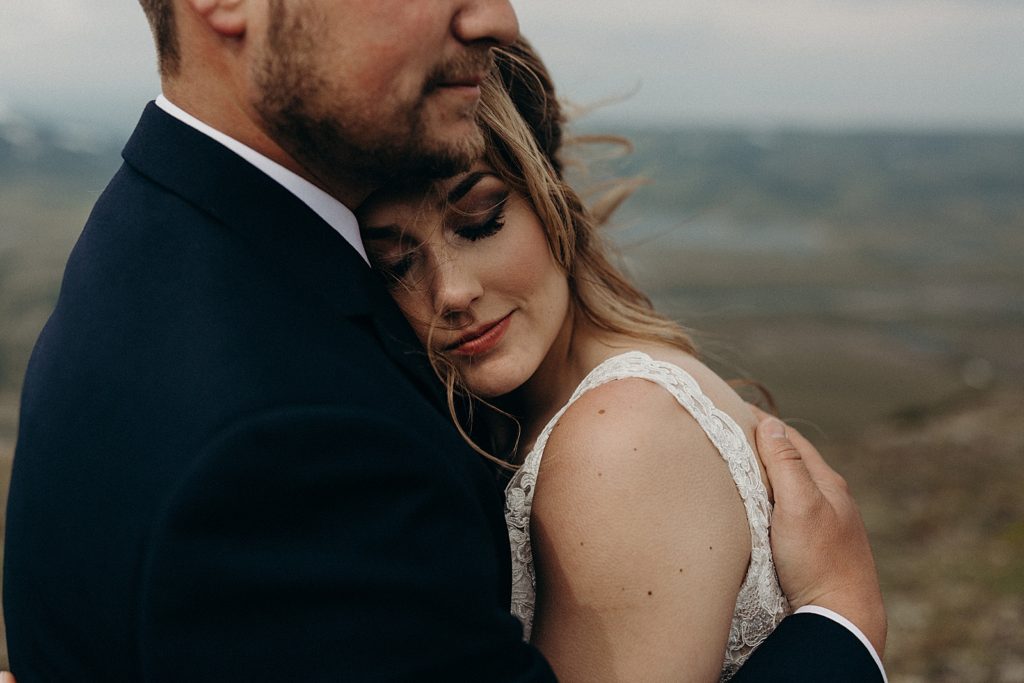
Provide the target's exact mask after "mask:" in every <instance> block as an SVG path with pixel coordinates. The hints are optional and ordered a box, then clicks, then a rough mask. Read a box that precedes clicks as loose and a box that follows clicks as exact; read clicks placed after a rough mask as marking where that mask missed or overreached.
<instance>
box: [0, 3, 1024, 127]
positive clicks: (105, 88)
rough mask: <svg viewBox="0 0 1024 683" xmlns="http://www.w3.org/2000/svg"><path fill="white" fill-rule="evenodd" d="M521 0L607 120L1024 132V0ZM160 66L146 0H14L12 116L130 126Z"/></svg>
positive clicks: (532, 34)
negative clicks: (145, 10)
mask: <svg viewBox="0 0 1024 683" xmlns="http://www.w3.org/2000/svg"><path fill="white" fill-rule="evenodd" d="M367 1H372V0H367ZM513 4H514V5H515V7H516V8H517V11H518V12H519V16H520V23H521V25H522V29H523V32H524V34H525V35H527V36H528V37H529V38H531V40H532V41H533V42H534V44H535V46H536V47H537V49H538V50H539V51H540V52H541V54H542V55H543V56H544V57H545V59H546V60H547V62H548V63H549V65H550V66H551V68H552V71H553V72H554V74H555V79H556V82H557V83H558V85H559V86H560V90H561V92H562V95H563V97H566V98H569V99H571V100H573V101H576V102H579V103H583V104H587V103H593V102H596V101H601V100H607V99H609V98H623V97H625V99H624V101H621V102H617V103H615V104H611V105H608V106H605V107H604V108H603V109H602V110H601V114H600V116H601V117H603V118H608V119H623V120H630V121H635V122H642V123H668V124H671V123H699V124H713V125H730V124H740V125H748V126H751V125H752V126H772V125H780V124H782V125H792V124H809V125H814V126H826V127H841V126H853V127H880V126H881V127H915V128H922V127H923V128H936V127H938V128H960V127H968V128H990V127H997V128H1014V129H1018V130H1024V0H628V1H625V2H622V1H616V2H613V1H612V0H518V1H517V0H513ZM154 61H155V60H154V57H153V50H152V46H151V43H150V36H149V31H148V28H147V26H146V23H145V19H144V17H143V15H142V11H141V10H140V9H139V7H138V4H137V3H136V2H134V1H133V0H0V113H2V112H3V111H4V110H8V111H10V110H17V111H22V112H26V113H28V114H30V115H34V116H38V115H41V116H46V117H51V118H60V119H64V120H80V121H86V122H105V123H109V124H111V125H112V126H115V127H127V126H129V125H131V124H132V123H133V122H134V120H135V118H136V116H137V114H138V112H139V110H140V109H141V105H142V104H143V103H144V102H145V101H146V100H148V99H150V98H152V97H153V96H154V95H155V94H156V92H157V91H158V83H157V78H156V75H155V65H154Z"/></svg>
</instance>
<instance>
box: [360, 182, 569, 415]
mask: <svg viewBox="0 0 1024 683" xmlns="http://www.w3.org/2000/svg"><path fill="white" fill-rule="evenodd" d="M360 223H361V225H362V231H363V239H364V241H365V243H366V247H367V251H368V253H369V255H370V258H371V259H372V260H373V262H374V265H375V266H376V267H377V268H379V269H381V270H382V271H383V272H384V274H385V275H386V277H387V279H388V281H389V282H390V283H391V284H390V287H391V294H392V296H393V297H394V298H395V301H396V302H397V303H398V305H399V307H400V308H401V309H402V312H403V313H404V314H405V316H406V317H407V318H408V319H409V322H410V323H411V324H412V327H413V329H414V330H415V331H416V334H417V336H418V337H419V338H420V341H421V342H423V344H424V345H429V347H430V348H431V349H433V350H434V351H436V352H439V353H442V354H444V355H445V356H446V357H448V358H449V359H451V360H452V361H453V362H454V363H455V364H456V366H457V367H458V369H459V371H460V373H461V375H462V378H463V379H464V380H465V382H466V384H467V385H468V387H469V388H470V390H472V391H473V392H474V393H476V394H477V395H479V396H482V397H485V398H494V397H496V396H501V395H504V394H507V393H509V392H511V391H513V390H515V389H516V388H518V387H520V386H521V385H522V384H524V383H525V382H526V381H527V380H529V379H530V377H532V376H533V374H534V373H535V372H536V371H537V368H538V367H540V365H541V363H542V362H543V360H544V359H545V358H546V356H547V354H548V352H549V351H550V349H551V348H552V346H553V345H554V343H555V341H556V339H558V338H559V336H560V334H562V333H563V332H566V331H567V329H568V328H567V326H568V320H569V314H568V313H569V286H568V281H567V279H566V276H565V273H564V271H563V270H562V269H561V268H560V267H559V266H558V264H557V263H556V261H555V259H554V256H553V255H552V254H551V250H550V249H549V247H548V243H547V240H546V239H545V235H544V230H543V227H542V226H541V223H540V220H539V219H538V217H537V215H536V213H535V212H534V211H533V209H532V207H531V206H530V204H529V202H528V201H526V200H525V199H524V198H523V197H522V196H520V195H518V194H516V193H514V192H512V191H510V190H509V188H508V187H507V186H506V185H505V183H504V182H503V181H502V180H501V178H499V177H498V176H497V175H496V174H495V173H494V171H493V170H492V169H491V168H490V167H489V166H487V165H486V164H483V163H477V164H475V165H474V166H473V167H472V168H471V169H470V171H469V172H468V173H464V174H462V175H458V176H455V177H454V178H450V179H448V180H444V181H441V182H438V183H436V184H435V185H434V186H433V187H431V188H430V189H429V190H428V191H427V192H425V193H424V192H418V193H405V194H399V193H392V194H390V195H389V194H388V193H386V192H378V193H377V194H376V195H374V196H373V197H371V199H370V200H369V201H368V202H367V203H366V204H365V205H364V206H363V207H362V208H361V209H360Z"/></svg>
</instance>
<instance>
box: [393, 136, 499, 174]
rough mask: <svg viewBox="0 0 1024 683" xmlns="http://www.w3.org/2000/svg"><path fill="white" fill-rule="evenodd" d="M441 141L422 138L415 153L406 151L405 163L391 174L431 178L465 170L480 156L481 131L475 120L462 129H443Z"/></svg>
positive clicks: (483, 143) (482, 144) (482, 152)
mask: <svg viewBox="0 0 1024 683" xmlns="http://www.w3.org/2000/svg"><path fill="white" fill-rule="evenodd" d="M447 132H448V133H449V135H448V136H446V138H445V139H443V140H433V141H426V140H424V141H422V143H423V144H422V145H421V146H420V149H419V150H418V151H419V153H418V154H416V153H412V154H410V158H409V159H407V163H406V164H404V166H405V168H402V166H403V164H399V165H398V168H396V172H395V173H394V174H393V175H405V176H408V177H415V178H423V179H424V180H434V179H437V178H448V177H451V176H453V175H455V174H457V173H462V172H464V171H466V170H468V169H469V167H470V166H471V165H473V163H474V162H475V161H477V160H478V159H480V158H481V157H482V156H483V155H484V149H485V147H484V146H485V142H484V136H483V133H482V132H481V131H480V129H479V127H477V126H476V124H475V123H473V124H470V125H467V126H465V127H464V130H462V131H447Z"/></svg>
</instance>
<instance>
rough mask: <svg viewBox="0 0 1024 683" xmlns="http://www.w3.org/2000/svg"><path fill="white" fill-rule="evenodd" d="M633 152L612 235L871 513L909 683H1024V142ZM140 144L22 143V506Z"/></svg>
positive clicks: (6, 335) (3, 430) (18, 373)
mask: <svg viewBox="0 0 1024 683" xmlns="http://www.w3.org/2000/svg"><path fill="white" fill-rule="evenodd" d="M602 130H606V128H602ZM617 132H620V133H623V134H625V135H627V136H628V137H629V138H630V139H631V140H633V141H634V143H635V146H636V149H635V153H634V154H632V155H630V156H628V157H625V158H622V159H620V160H618V161H616V162H613V163H612V162H609V163H598V164H593V165H592V167H594V168H595V170H594V173H595V174H597V175H604V176H607V175H608V174H609V173H614V174H616V175H631V174H642V175H644V176H645V177H647V178H648V179H650V183H649V184H648V185H646V186H644V187H642V188H641V189H640V190H639V191H638V192H637V194H636V196H635V197H634V198H633V199H632V200H631V201H630V202H629V203H628V204H627V205H626V207H625V208H624V210H623V211H621V212H620V214H619V217H618V220H617V225H616V226H614V227H613V229H612V230H611V233H610V234H611V236H612V237H613V239H614V240H615V241H616V242H617V243H618V244H619V245H620V248H621V251H622V255H623V259H624V263H625V266H626V267H627V268H628V270H629V271H630V272H631V273H632V274H633V276H634V277H635V278H636V279H637V280H639V282H640V283H641V284H642V285H643V286H644V287H645V288H646V290H647V291H648V292H650V293H651V295H652V296H653V298H654V299H655V301H656V303H657V304H658V305H659V306H660V307H661V308H662V309H663V310H665V311H667V312H668V313H670V314H671V315H673V316H674V317H676V318H677V319H679V320H680V321H681V322H683V323H684V324H685V325H686V326H688V327H689V328H690V329H692V330H693V331H694V333H695V334H696V335H697V338H698V339H699V341H700V343H701V346H702V349H703V351H704V353H705V355H706V356H707V358H708V359H709V360H710V361H711V363H712V364H713V365H715V366H716V367H717V368H718V369H719V371H720V372H722V373H723V375H725V376H726V377H744V378H750V379H755V380H758V381H760V382H762V383H764V384H765V385H767V386H768V387H769V389H770V390H771V392H772V394H773V395H774V396H775V398H776V400H777V401H778V404H779V406H780V409H781V413H782V415H783V416H784V417H785V418H787V419H789V420H790V421H791V422H792V423H793V424H795V425H796V426H798V427H799V428H800V429H801V430H802V431H803V432H804V433H805V434H807V435H808V436H810V437H811V438H812V439H813V440H814V441H815V442H816V443H817V444H818V445H819V447H820V448H821V449H822V450H823V452H824V453H825V454H826V455H827V456H828V458H829V459H830V460H831V461H832V462H833V463H834V464H835V465H836V466H837V467H838V468H839V469H840V471H842V472H843V473H844V474H845V475H846V476H847V477H848V479H849V480H850V482H851V484H852V486H853V488H854V491H855V493H856V494H857V496H858V499H859V501H860V503H861V505H862V508H863V512H864V515H865V518H866V521H867V524H868V527H869V530H870V532H871V536H872V541H873V543H874V547H875V550H876V553H877V557H878V565H879V571H880V573H881V577H882V582H883V587H884V590H885V595H886V599H887V604H888V608H889V613H890V620H891V621H890V638H889V649H888V654H887V657H886V659H887V663H888V668H889V672H890V680H891V681H893V683H910V682H916V681H949V682H951V683H952V682H954V681H956V682H958V683H961V682H970V681H998V682H1001V683H1010V682H1014V681H1024V496H1022V495H1021V492H1022V491H1024V268H1022V267H1021V259H1022V257H1024V133H1022V134H1016V133H998V134H995V133H993V134H981V133H962V134H958V133H941V134H940V133H907V132H903V133H899V132H895V133H886V132H878V131H875V132H867V133H837V132H821V131H817V132H815V131H807V130H804V131H801V130H780V131H776V132H771V133H768V132H764V131H760V132H756V133H751V132H744V131H742V130H727V129H692V128H689V129H668V128H634V129H626V128H621V127H620V128H619V129H618V131H617ZM120 144H121V141H120V139H118V138H117V137H115V136H114V135H113V134H111V135H109V136H103V135H96V134H95V133H93V134H86V133H85V132H84V131H82V130H78V129H73V128H72V129H64V128H61V127H59V126H54V125H40V124H33V123H29V122H28V121H27V120H24V119H14V118H9V119H7V120H6V121H3V122H0V321H2V322H0V473H2V475H0V476H2V479H0V490H2V491H3V492H6V488H7V486H6V479H7V477H8V476H9V467H10V463H11V458H12V454H13V450H14V443H15V438H16V432H17V414H18V394H19V390H20V385H21V380H22V376H23V373H24V369H25V366H26V363H27V360H28V356H29V353H30V350H31V348H32V344H33V342H34V340H35V338H36V336H37V334H38V332H39V330H40V329H41V327H42V325H43V324H44V323H45V321H46V318H47V316H48V314H49V312H50V310H51V308H52V306H53V304H54V301H55V298H56V296H57V293H58V291H59V287H60V277H61V272H62V269H63V265H64V262H65V259H66V257H67V254H68V252H69V250H70V248H71V246H72V245H73V243H74V241H75V239H76V237H77V235H78V232H79V230H80V227H81V225H82V223H83V221H84V220H85V217H86V216H87V214H88V212H89V210H90V208H91V205H92V203H93V202H94V201H95V199H96V197H97V196H98V194H99V193H100V192H101V190H102V189H103V187H104V185H105V183H106V181H107V179H108V178H109V176H110V175H111V174H112V173H113V171H114V170H115V169H116V167H117V166H118V164H119V162H120V160H119V149H120ZM594 179H595V178H594V177H593V176H591V177H583V176H581V177H580V182H581V183H582V184H584V185H586V184H587V183H588V182H590V181H593V180H594Z"/></svg>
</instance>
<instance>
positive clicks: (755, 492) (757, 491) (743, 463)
mask: <svg viewBox="0 0 1024 683" xmlns="http://www.w3.org/2000/svg"><path fill="white" fill-rule="evenodd" d="M629 377H639V378H642V379H646V380H649V381H651V382H654V383H655V384H658V385H659V386H661V387H664V389H665V390H666V391H668V392H669V393H670V394H672V396H674V397H675V399H676V400H677V401H678V402H679V404H680V405H681V406H682V407H683V408H685V409H686V410H687V411H688V412H689V413H690V414H691V415H692V416H693V417H694V419H696V420H697V422H698V423H699V424H700V426H701V427H702V428H703V429H704V431H705V432H706V433H707V435H708V437H709V438H710V439H711V442H712V443H713V444H714V445H715V447H716V448H717V449H718V451H719V452H720V453H721V454H722V458H723V459H724V460H725V462H726V463H727V464H728V466H729V472H730V473H732V477H733V479H734V480H735V482H736V488H737V489H739V492H740V496H741V498H742V499H743V505H744V507H745V508H746V512H747V520H748V521H749V523H750V541H751V548H750V565H749V567H748V568H747V574H746V577H745V578H744V581H743V585H742V587H741V588H740V592H739V596H738V597H737V598H736V610H735V612H734V613H733V618H732V627H731V628H730V630H729V642H728V644H727V646H726V651H725V660H724V663H723V665H722V680H723V681H724V680H728V679H729V678H730V677H732V675H733V674H735V673H736V671H737V670H738V669H739V668H740V666H741V665H742V664H743V662H744V661H746V659H747V657H749V656H750V654H751V653H752V652H753V651H754V649H755V648H756V647H757V646H758V645H760V644H761V643H762V642H763V641H764V639H765V638H767V637H768V634H770V633H771V632H772V631H773V630H774V629H775V627H776V626H778V624H779V622H780V621H782V618H783V617H784V616H786V614H787V613H788V606H787V604H786V600H785V598H784V597H783V595H782V590H781V589H780V588H779V582H778V578H777V577H776V575H775V563H774V562H773V561H772V553H771V547H770V546H769V543H768V526H769V523H770V520H771V504H770V503H769V502H768V493H767V491H766V490H765V487H764V483H763V482H762V481H761V475H760V470H759V468H758V465H757V460H756V456H755V455H754V452H753V449H751V447H750V444H749V443H748V441H747V438H746V435H745V434H744V432H743V430H742V429H741V428H740V427H739V425H737V424H736V422H735V421H734V420H733V419H732V418H731V417H729V416H728V415H727V414H725V413H724V412H722V411H721V410H718V409H717V408H715V406H714V405H713V404H712V403H711V401H710V400H709V399H708V397H707V396H705V395H704V393H703V392H702V391H701V389H700V387H699V386H698V384H697V382H696V381H695V380H694V379H693V377H692V376H690V374H689V373H687V372H686V371H685V370H683V369H682V368H680V367H678V366H676V365H673V364H671V363H665V362H662V361H657V360H654V359H653V358H651V357H650V356H648V355H647V354H646V353H642V352H640V351H630V352H627V353H623V354H621V355H618V356H615V357H613V358H609V359H608V360H606V361H604V362H603V363H601V364H600V365H599V366H597V367H596V368H594V369H593V370H592V371H591V372H590V374H589V375H587V377H586V378H585V379H584V380H583V382H581V383H580V385H579V386H578V387H577V388H576V391H575V392H574V393H573V395H572V397H571V398H570V399H569V402H568V403H566V404H565V405H564V406H562V408H561V410H559V411H558V412H557V413H556V414H555V415H554V417H552V418H551V421H550V422H548V424H547V426H546V427H544V431H542V432H541V433H540V436H539V437H537V441H536V442H535V443H534V446H533V449H532V450H531V451H530V452H529V453H528V454H527V456H526V458H525V459H524V460H523V464H522V467H521V468H520V469H519V470H518V471H517V472H516V474H515V475H514V476H513V477H512V480H511V481H510V482H509V483H508V486H507V487H506V489H505V519H506V522H507V524H508V534H509V540H510V541H511V544H512V613H513V614H515V615H516V617H518V618H519V620H520V621H521V622H522V623H523V633H524V638H526V639H527V640H529V638H530V632H531V630H532V627H533V613H534V604H535V601H536V574H535V570H534V566H533V548H532V546H531V543H530V511H531V509H532V507H533V494H534V491H535V489H536V486H537V471H538V469H539V467H540V461H541V458H542V457H543V455H544V447H545V445H546V444H547V441H548V437H549V436H550V434H551V430H552V429H553V428H554V426H555V424H556V423H557V422H558V420H559V418H561V417H562V414H563V413H564V412H565V411H566V410H567V409H568V408H569V406H571V405H572V404H573V403H574V402H575V401H576V400H577V399H579V397H580V396H582V395H583V394H584V393H585V392H587V391H589V390H590V389H593V388H594V387H597V386H600V385H602V384H605V383H607V382H611V381H614V380H617V379H624V378H629Z"/></svg>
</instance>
